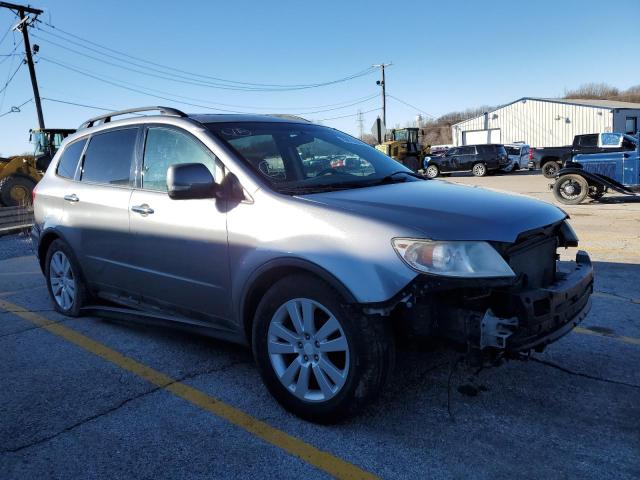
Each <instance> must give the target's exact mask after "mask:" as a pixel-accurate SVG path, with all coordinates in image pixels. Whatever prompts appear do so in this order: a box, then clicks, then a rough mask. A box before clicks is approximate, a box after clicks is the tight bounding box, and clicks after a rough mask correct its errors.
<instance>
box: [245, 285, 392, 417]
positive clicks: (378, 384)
mask: <svg viewBox="0 0 640 480" xmlns="http://www.w3.org/2000/svg"><path fill="white" fill-rule="evenodd" d="M309 305H312V307H309V308H308V309H306V308H305V306H307V307H308V306H309ZM287 308H289V309H292V310H293V311H298V312H302V311H307V312H309V311H313V312H314V313H313V315H311V316H307V317H306V319H308V318H312V320H311V322H312V323H313V327H311V325H310V324H308V323H307V328H304V327H303V326H301V325H300V326H299V327H298V330H301V332H300V333H298V330H296V329H295V327H294V326H293V325H294V323H293V321H292V320H291V314H290V313H289V310H287ZM302 318H304V315H302ZM332 318H333V319H334V320H331V319H332ZM301 324H303V325H304V321H301ZM329 324H330V325H329ZM336 325H337V327H336ZM330 327H333V328H330ZM283 329H284V330H286V331H285V333H284V334H283V333H282V332H283ZM306 332H309V333H310V335H309V338H306V337H305V333H306ZM314 332H315V333H314ZM328 332H331V333H330V334H329V335H327V333H328ZM317 334H319V335H320V336H318V337H316V336H315V335H317ZM283 335H284V336H283ZM285 337H286V338H285ZM323 337H324V338H323ZM287 338H288V339H289V340H287ZM329 342H334V343H333V344H332V345H333V347H332V348H335V349H336V350H338V349H342V350H341V351H333V352H327V351H324V352H323V347H322V345H323V344H324V343H329ZM300 345H302V347H300ZM252 348H253V354H254V358H255V360H256V363H257V365H258V370H259V371H260V375H261V376H262V379H263V381H264V383H265V385H266V386H267V389H268V390H269V392H270V393H271V394H272V395H273V396H274V397H275V398H276V400H278V402H279V403H280V404H281V405H282V406H283V407H284V408H285V409H287V410H288V411H290V412H292V413H294V414H295V415H297V416H299V417H301V418H304V419H306V420H309V421H312V422H316V423H323V424H329V423H335V422H338V421H340V420H342V419H344V418H347V417H349V416H352V415H354V414H356V413H357V412H359V411H360V410H361V409H362V407H363V406H364V405H366V404H367V403H369V402H371V401H372V400H373V399H375V398H376V396H377V395H378V394H379V392H380V391H381V390H382V388H383V387H384V385H385V383H386V381H387V379H388V377H389V376H390V373H391V371H392V369H393V363H394V358H395V343H394V338H393V334H392V332H391V329H390V325H389V323H388V321H387V320H386V319H385V318H383V317H365V316H364V315H363V314H361V313H359V312H357V311H356V310H355V309H350V308H348V307H347V306H346V299H345V297H344V296H343V295H341V294H340V293H339V292H338V291H336V290H335V289H334V288H332V287H331V286H329V285H328V284H326V283H325V282H323V281H322V280H319V279H317V278H316V277H314V276H312V275H308V274H295V275H291V276H288V277H285V278H284V279H282V280H280V281H279V282H277V283H276V284H275V285H273V286H272V287H271V288H270V289H269V290H268V291H267V293H266V294H265V295H264V297H263V298H262V300H261V301H260V304H259V305H258V309H257V311H256V315H255V318H254V323H253V329H252ZM324 348H327V347H326V346H325V347H324ZM327 361H329V362H330V363H331V365H329V367H331V366H333V368H334V369H335V370H333V372H332V374H331V375H329V374H326V373H325V372H330V371H331V368H327V363H326V362H327ZM319 370H322V372H319ZM292 372H293V373H292ZM336 372H338V375H336ZM340 373H341V375H339V374H340ZM323 377H324V378H325V379H330V380H327V381H326V382H323V381H322V378H323ZM305 379H306V382H305ZM305 384H306V386H307V388H304V385H305ZM321 384H323V385H324V387H325V388H324V389H323V388H322V387H321ZM285 385H286V386H285ZM299 385H300V386H299ZM327 386H328V388H327ZM298 388H300V392H298V393H296V391H297V390H298Z"/></svg>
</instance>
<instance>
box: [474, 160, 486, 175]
mask: <svg viewBox="0 0 640 480" xmlns="http://www.w3.org/2000/svg"><path fill="white" fill-rule="evenodd" d="M471 173H473V176H474V177H484V176H485V175H486V174H487V166H486V165H485V164H484V163H476V164H474V165H473V168H472V169H471Z"/></svg>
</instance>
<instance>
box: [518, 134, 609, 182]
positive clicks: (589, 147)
mask: <svg viewBox="0 0 640 480" xmlns="http://www.w3.org/2000/svg"><path fill="white" fill-rule="evenodd" d="M605 151H606V152H611V151H612V150H611V149H606V150H604V149H603V148H602V147H599V146H598V134H597V133H590V134H586V135H576V136H575V137H574V138H573V145H567V146H565V147H547V148H536V149H533V148H532V149H531V154H530V155H529V169H530V170H532V169H538V168H541V169H542V174H543V175H544V176H545V177H547V178H554V177H555V176H556V174H557V173H558V171H559V170H560V169H561V168H562V166H563V165H564V164H565V163H566V162H567V161H571V160H572V159H573V157H574V156H575V155H578V154H589V153H602V152H605Z"/></svg>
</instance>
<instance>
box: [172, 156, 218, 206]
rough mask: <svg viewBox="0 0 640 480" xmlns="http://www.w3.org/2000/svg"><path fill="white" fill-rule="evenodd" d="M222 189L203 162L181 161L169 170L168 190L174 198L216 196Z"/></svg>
mask: <svg viewBox="0 0 640 480" xmlns="http://www.w3.org/2000/svg"><path fill="white" fill-rule="evenodd" d="M219 190H220V187H219V185H218V184H217V183H216V182H215V181H214V180H213V175H211V172H210V171H209V169H208V168H207V167H205V166H204V165H203V164H202V163H180V164H176V165H171V166H170V167H169V169H168V170H167V192H168V194H169V198H171V199H173V200H191V199H197V198H214V197H215V196H216V194H217V193H218V191H219Z"/></svg>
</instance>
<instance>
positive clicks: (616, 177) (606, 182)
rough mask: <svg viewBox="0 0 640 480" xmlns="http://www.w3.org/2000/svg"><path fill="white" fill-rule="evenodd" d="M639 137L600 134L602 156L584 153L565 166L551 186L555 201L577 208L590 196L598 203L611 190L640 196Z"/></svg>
mask: <svg viewBox="0 0 640 480" xmlns="http://www.w3.org/2000/svg"><path fill="white" fill-rule="evenodd" d="M638 143H639V142H638V137H632V136H631V135H625V134H622V133H601V134H599V135H598V140H597V147H598V149H599V151H600V152H599V153H583V154H578V155H576V156H574V157H573V160H572V161H570V162H567V163H565V167H564V168H563V169H562V170H560V172H559V173H558V178H557V180H556V181H555V183H554V184H553V185H551V187H552V188H553V193H554V196H555V197H556V199H557V200H558V201H560V202H562V203H565V204H567V205H576V204H578V203H580V202H582V201H583V200H584V199H586V198H587V197H590V198H591V199H593V200H599V199H600V198H602V196H603V195H605V194H606V193H607V191H608V190H609V189H611V190H614V191H616V192H619V193H624V194H627V195H637V194H638V193H640V150H639V148H638Z"/></svg>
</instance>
